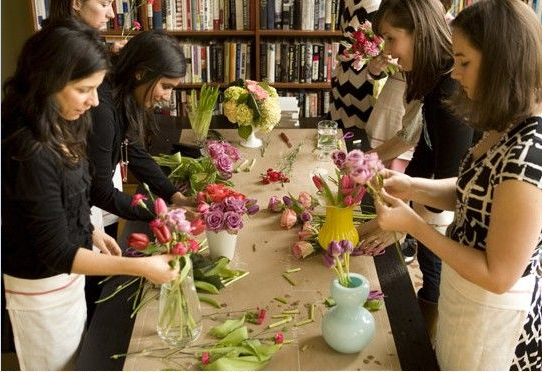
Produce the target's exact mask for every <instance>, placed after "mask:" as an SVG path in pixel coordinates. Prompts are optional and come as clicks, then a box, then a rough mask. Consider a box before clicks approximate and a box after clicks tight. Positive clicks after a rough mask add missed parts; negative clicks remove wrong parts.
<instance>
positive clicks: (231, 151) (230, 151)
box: [223, 142, 241, 162]
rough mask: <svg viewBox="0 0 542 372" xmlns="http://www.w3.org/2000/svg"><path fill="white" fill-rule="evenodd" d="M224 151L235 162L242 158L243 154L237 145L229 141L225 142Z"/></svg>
mask: <svg viewBox="0 0 542 372" xmlns="http://www.w3.org/2000/svg"><path fill="white" fill-rule="evenodd" d="M223 146H224V153H225V154H226V155H228V156H229V157H230V158H231V160H233V161H234V162H235V161H237V160H239V159H241V154H240V153H239V150H238V149H237V147H234V146H232V145H230V144H229V143H228V142H224V145H223Z"/></svg>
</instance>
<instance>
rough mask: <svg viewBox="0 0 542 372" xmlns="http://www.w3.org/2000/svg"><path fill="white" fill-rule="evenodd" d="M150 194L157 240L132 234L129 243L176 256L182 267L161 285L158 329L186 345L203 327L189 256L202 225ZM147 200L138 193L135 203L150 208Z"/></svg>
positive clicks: (172, 340) (145, 251)
mask: <svg viewBox="0 0 542 372" xmlns="http://www.w3.org/2000/svg"><path fill="white" fill-rule="evenodd" d="M145 187H146V185H145ZM147 190H148V188H147ZM149 197H150V198H151V200H153V205H154V211H150V210H149V212H150V213H152V214H153V215H154V216H155V218H154V219H153V220H152V221H151V222H150V223H149V227H150V230H151V231H152V233H153V235H154V240H153V241H151V239H150V238H149V237H148V236H147V235H146V234H143V233H133V234H131V235H130V236H129V237H128V245H129V246H130V248H132V249H134V250H135V251H136V254H137V255H154V254H166V253H167V254H172V255H174V256H175V259H173V260H172V261H170V265H171V266H172V267H179V270H180V272H179V276H178V277H177V278H176V279H174V280H173V281H171V282H170V283H166V284H162V286H161V290H160V303H159V311H158V321H157V332H158V335H159V336H160V338H162V339H163V340H164V341H165V342H167V343H168V344H170V345H174V346H184V345H186V344H188V343H190V342H192V341H193V340H195V339H196V338H197V337H198V336H199V334H200V333H201V330H202V323H201V320H202V316H201V310H200V303H199V300H198V295H197V293H196V288H195V286H194V281H193V274H192V262H191V259H190V255H191V254H192V253H196V252H198V250H199V243H198V242H197V241H196V240H195V239H194V238H193V234H194V233H200V232H201V231H202V229H203V227H202V225H201V223H199V221H197V222H196V221H194V222H190V221H188V220H187V219H186V217H185V213H186V211H185V210H184V209H183V208H175V209H172V210H168V207H167V205H166V203H165V202H164V200H163V199H161V198H154V197H153V196H152V194H151V193H150V191H149ZM145 200H147V196H145V195H143V194H135V195H134V196H133V199H132V204H133V205H134V206H136V205H138V206H140V207H142V208H144V209H146V210H148V208H147V205H146V204H145V203H144V201H145ZM196 230H198V231H196ZM132 254H133V253H132Z"/></svg>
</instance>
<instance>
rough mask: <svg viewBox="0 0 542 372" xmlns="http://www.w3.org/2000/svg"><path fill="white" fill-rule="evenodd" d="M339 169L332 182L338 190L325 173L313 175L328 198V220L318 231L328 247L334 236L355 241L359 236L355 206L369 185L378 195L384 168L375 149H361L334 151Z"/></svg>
mask: <svg viewBox="0 0 542 372" xmlns="http://www.w3.org/2000/svg"><path fill="white" fill-rule="evenodd" d="M331 157H332V159H333V162H334V164H335V166H336V167H337V169H336V179H334V178H332V177H329V182H332V183H333V184H335V185H336V186H337V192H336V193H335V192H333V191H332V190H331V187H330V186H329V184H328V181H326V180H325V179H324V178H323V177H322V176H320V175H314V176H313V177H312V181H313V183H314V185H315V186H316V188H317V189H318V193H319V194H320V195H321V196H322V197H323V198H324V199H325V204H326V220H325V222H324V224H323V226H322V228H321V230H320V232H319V236H318V241H319V242H320V245H321V246H322V248H324V249H326V248H327V247H328V244H329V243H330V242H331V241H332V240H344V239H346V240H350V241H351V242H352V243H353V244H354V245H356V244H357V243H358V241H359V236H358V233H357V230H356V228H355V227H354V224H353V213H354V212H353V207H354V206H355V205H358V204H359V203H360V202H361V199H362V198H363V196H364V195H365V192H366V191H367V189H369V191H370V192H371V193H372V194H373V196H374V197H378V194H379V190H380V189H381V188H382V177H380V176H379V175H378V171H380V170H381V169H383V168H384V166H383V165H382V162H381V161H380V160H379V159H378V155H377V154H376V153H370V154H364V153H363V152H362V151H360V150H352V151H350V152H349V153H347V152H346V151H344V150H338V151H334V152H333V153H332V155H331Z"/></svg>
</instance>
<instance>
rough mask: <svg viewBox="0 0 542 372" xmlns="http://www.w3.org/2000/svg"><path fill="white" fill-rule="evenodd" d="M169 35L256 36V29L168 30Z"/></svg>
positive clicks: (193, 36)
mask: <svg viewBox="0 0 542 372" xmlns="http://www.w3.org/2000/svg"><path fill="white" fill-rule="evenodd" d="M167 33H168V34H169V35H172V36H177V37H184V38H210V37H228V38H229V37H254V35H255V34H256V32H255V31H254V30H220V31H215V30H213V31H182V30H177V31H175V30H172V31H167Z"/></svg>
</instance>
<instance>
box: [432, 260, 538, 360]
mask: <svg viewBox="0 0 542 372" xmlns="http://www.w3.org/2000/svg"><path fill="white" fill-rule="evenodd" d="M535 280H536V278H535V276H534V275H529V276H526V277H523V278H521V279H520V280H518V282H517V283H516V284H515V285H514V286H513V287H512V288H511V289H510V290H509V291H508V292H506V293H503V294H500V295H499V294H496V293H493V292H489V291H487V290H485V289H483V288H481V287H479V286H477V285H475V284H473V283H472V282H469V281H468V280H466V279H464V278H463V277H462V276H461V275H459V274H458V273H457V272H456V271H455V270H453V269H452V268H451V267H450V266H448V265H446V264H445V263H442V273H441V282H440V298H439V303H438V311H439V317H438V324H437V339H436V354H437V360H438V363H439V365H440V368H441V369H442V370H455V371H458V370H478V371H482V370H509V369H510V366H511V364H512V361H513V359H514V353H515V350H516V346H517V344H518V342H519V338H520V334H521V332H522V330H523V326H524V324H525V320H526V318H527V315H528V312H529V308H530V305H531V303H530V302H531V298H532V294H533V290H534V285H535Z"/></svg>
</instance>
